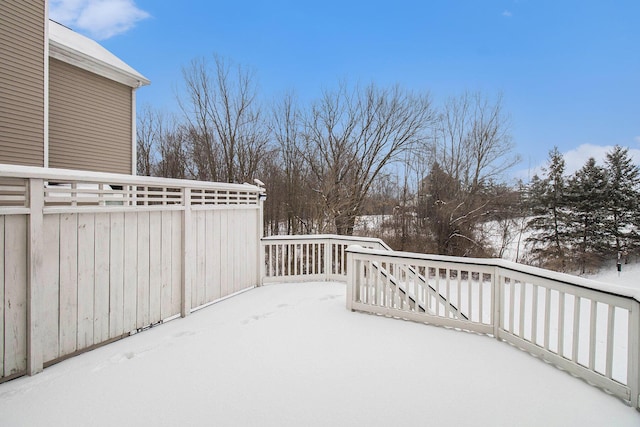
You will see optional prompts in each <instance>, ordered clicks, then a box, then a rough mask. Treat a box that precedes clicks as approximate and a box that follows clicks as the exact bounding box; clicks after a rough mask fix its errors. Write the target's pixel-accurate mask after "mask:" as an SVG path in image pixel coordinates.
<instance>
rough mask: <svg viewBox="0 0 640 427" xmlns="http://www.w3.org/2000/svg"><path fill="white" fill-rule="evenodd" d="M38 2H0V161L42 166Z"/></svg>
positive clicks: (41, 23) (40, 11)
mask: <svg viewBox="0 0 640 427" xmlns="http://www.w3.org/2000/svg"><path fill="white" fill-rule="evenodd" d="M44 5H45V2H44V1H42V0H2V1H0V163H10V164H19V165H30V166H44V66H45V62H44V55H45V53H44V47H45V18H44V17H45V10H44Z"/></svg>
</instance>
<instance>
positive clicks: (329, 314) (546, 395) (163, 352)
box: [0, 283, 640, 427]
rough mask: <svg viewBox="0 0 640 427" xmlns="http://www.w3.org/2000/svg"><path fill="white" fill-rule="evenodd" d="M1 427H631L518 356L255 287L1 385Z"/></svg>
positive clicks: (339, 302) (306, 292) (311, 295)
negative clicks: (422, 426) (191, 313)
mask: <svg viewBox="0 0 640 427" xmlns="http://www.w3.org/2000/svg"><path fill="white" fill-rule="evenodd" d="M0 425H2V426H45V425H46V426H89V425H91V426H115V425H117V426H151V425H153V426H187V425H189V426H205V425H206V426H210V425H215V426H360V425H367V426H405V425H406V426H408V425H429V426H488V425H491V426H513V425H519V426H542V425H544V426H563V427H566V426H603V425H615V426H638V425H640V413H639V412H637V411H635V410H634V409H632V408H630V407H628V406H625V405H624V403H623V402H622V401H620V400H618V399H617V398H615V397H613V396H610V395H607V394H605V393H604V392H602V391H601V390H599V389H597V388H595V387H591V386H589V385H587V384H586V383H585V382H583V381H582V380H579V379H577V378H574V377H572V376H570V375H568V374H567V373H565V372H562V371H560V370H558V369H556V368H553V367H552V366H550V365H547V364H545V363H544V362H542V361H540V360H538V359H536V358H533V357H531V356H530V355H528V354H527V353H524V352H522V351H520V350H518V349H516V348H514V347H511V346H509V345H508V344H505V343H500V342H497V341H496V340H494V339H492V338H489V337H486V336H480V335H475V334H471V333H465V332H458V331H453V330H448V329H445V328H439V327H434V326H427V325H422V324H417V323H411V322H405V321H400V320H395V319H389V318H384V317H378V316H373V315H367V314H362V313H352V312H350V311H348V310H346V308H345V285H344V284H338V283H305V284H277V285H269V286H264V287H262V288H258V289H255V290H252V291H249V292H246V293H243V294H241V295H238V296H236V297H233V298H230V299H228V300H225V301H222V302H220V303H218V304H215V305H213V306H211V307H208V308H206V309H203V310H200V311H198V312H196V313H194V314H193V315H191V316H189V317H187V318H185V319H178V320H176V321H172V322H169V323H167V324H165V325H162V326H160V327H157V328H153V329H151V330H149V331H146V332H144V333H141V334H137V335H135V336H133V337H130V338H126V339H124V340H121V341H118V342H116V343H114V344H111V345H108V346H105V347H101V348H99V349H97V350H94V351H91V352H88V353H85V354H83V355H80V356H78V357H75V358H73V359H69V360H66V361H64V362H62V363H59V364H57V365H55V366H52V367H49V368H47V369H45V370H44V372H43V373H41V374H38V375H36V376H34V377H23V378H20V379H17V380H14V381H10V382H8V383H5V384H0Z"/></svg>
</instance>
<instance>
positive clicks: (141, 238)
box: [0, 165, 263, 381]
mask: <svg viewBox="0 0 640 427" xmlns="http://www.w3.org/2000/svg"><path fill="white" fill-rule="evenodd" d="M262 192H263V190H262V189H260V188H258V187H255V186H251V185H235V184H216V183H204V182H196V181H185V180H170V179H158V178H148V177H131V176H127V175H116V174H98V173H96V174H93V173H89V172H84V171H83V172H80V171H67V170H54V169H42V168H31V167H19V166H8V165H0V251H2V253H3V256H2V257H0V301H1V302H2V304H0V381H3V380H7V379H10V378H13V377H15V376H19V375H23V374H25V373H29V374H32V373H35V372H38V371H39V370H41V369H42V368H43V367H44V366H47V365H49V364H52V363H55V362H57V361H59V360H62V359H64V358H66V357H70V356H72V355H74V354H77V353H79V352H82V351H86V350H87V349H91V348H93V347H95V346H98V345H102V344H105V343H108V342H111V341H113V340H115V339H119V338H122V337H124V336H127V335H129V334H131V333H135V332H138V331H141V330H143V329H146V328H148V327H151V326H154V325H157V324H160V323H162V322H163V321H166V320H167V319H171V318H174V317H177V316H180V315H182V316H186V315H188V314H189V313H190V312H191V311H193V310H195V309H198V308H199V307H202V306H204V305H207V304H209V303H211V302H214V301H216V300H219V299H220V298H222V297H225V296H228V295H230V294H233V293H235V292H238V291H241V290H244V289H247V288H250V287H253V286H256V285H258V284H259V282H260V263H259V262H258V257H259V255H260V250H261V248H260V235H259V234H260V232H261V226H260V224H261V222H262V208H261V197H260V196H261V195H262Z"/></svg>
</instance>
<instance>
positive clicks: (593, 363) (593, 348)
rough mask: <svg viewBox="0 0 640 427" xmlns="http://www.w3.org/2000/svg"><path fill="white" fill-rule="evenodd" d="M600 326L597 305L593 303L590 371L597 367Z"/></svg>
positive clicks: (590, 322)
mask: <svg viewBox="0 0 640 427" xmlns="http://www.w3.org/2000/svg"><path fill="white" fill-rule="evenodd" d="M597 324H598V310H597V303H596V302H595V301H591V315H590V316H589V369H590V370H592V371H593V370H595V367H596V326H597Z"/></svg>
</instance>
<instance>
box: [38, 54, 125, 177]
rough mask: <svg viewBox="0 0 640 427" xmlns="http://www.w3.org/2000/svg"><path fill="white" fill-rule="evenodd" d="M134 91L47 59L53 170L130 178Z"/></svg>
mask: <svg viewBox="0 0 640 427" xmlns="http://www.w3.org/2000/svg"><path fill="white" fill-rule="evenodd" d="M132 96H133V94H132V89H131V88H130V87H128V86H126V85H123V84H120V83H117V82H115V81H113V80H109V79H106V78H104V77H101V76H98V75H96V74H92V73H90V72H88V71H85V70H82V69H80V68H77V67H75V66H73V65H69V64H67V63H65V62H62V61H59V60H57V59H53V58H50V60H49V166H50V167H54V168H67V169H82V170H92V171H99V172H113V173H125V174H130V173H131V165H132V114H131V108H132Z"/></svg>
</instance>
